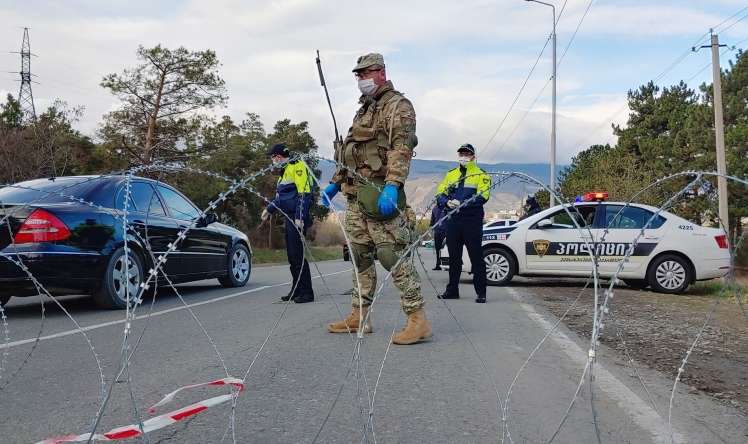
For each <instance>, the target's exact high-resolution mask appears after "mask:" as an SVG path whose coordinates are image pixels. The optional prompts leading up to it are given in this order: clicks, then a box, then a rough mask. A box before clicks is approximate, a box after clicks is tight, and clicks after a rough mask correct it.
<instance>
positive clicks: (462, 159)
mask: <svg viewBox="0 0 748 444" xmlns="http://www.w3.org/2000/svg"><path fill="white" fill-rule="evenodd" d="M471 160H473V158H472V156H459V157H458V158H457V161H458V162H459V163H460V166H465V165H467V164H468V162H470V161H471Z"/></svg>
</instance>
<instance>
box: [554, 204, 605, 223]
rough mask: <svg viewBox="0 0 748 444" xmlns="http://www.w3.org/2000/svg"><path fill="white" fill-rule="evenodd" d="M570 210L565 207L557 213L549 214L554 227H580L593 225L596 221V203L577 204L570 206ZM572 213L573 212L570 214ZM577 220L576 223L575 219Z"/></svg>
mask: <svg viewBox="0 0 748 444" xmlns="http://www.w3.org/2000/svg"><path fill="white" fill-rule="evenodd" d="M568 210H569V212H568V213H567V212H566V210H565V209H563V208H562V209H561V210H559V211H556V212H555V213H553V214H551V215H550V216H548V218H547V219H550V220H551V222H553V226H552V228H576V227H577V225H579V226H580V227H582V228H584V227H588V226H592V225H593V224H594V223H595V212H596V211H597V208H596V206H595V205H576V206H570V207H568ZM570 213H571V214H570ZM572 217H573V218H574V220H576V222H577V223H576V224H575V223H574V220H572Z"/></svg>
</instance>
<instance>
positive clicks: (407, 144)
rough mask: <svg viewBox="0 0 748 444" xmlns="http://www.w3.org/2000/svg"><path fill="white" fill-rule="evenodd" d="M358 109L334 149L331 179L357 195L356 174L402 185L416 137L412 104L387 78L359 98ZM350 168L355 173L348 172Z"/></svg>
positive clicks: (343, 188) (351, 193) (348, 192)
mask: <svg viewBox="0 0 748 444" xmlns="http://www.w3.org/2000/svg"><path fill="white" fill-rule="evenodd" d="M359 102H360V103H361V108H359V110H358V111H357V112H356V115H355V116H354V117H353V125H352V126H351V127H350V129H349V130H348V135H347V136H346V138H345V140H344V141H343V144H342V146H337V147H336V149H335V160H336V161H337V162H338V167H337V170H336V172H335V175H334V176H333V178H332V182H335V183H338V184H340V185H341V188H342V190H343V192H345V193H346V194H348V195H355V194H356V188H357V187H356V178H357V175H359V176H363V177H366V178H381V179H383V180H384V181H385V182H390V183H395V184H397V185H400V186H402V185H404V184H405V180H406V179H407V177H408V171H409V170H410V160H411V158H412V157H413V149H414V148H415V147H416V145H417V144H418V138H417V137H416V112H415V110H414V109H413V105H412V104H411V103H410V101H409V100H408V99H406V98H405V97H404V96H403V95H402V94H401V93H400V92H398V91H395V89H394V87H393V86H392V82H390V81H388V82H387V83H385V84H384V85H382V86H381V87H379V89H378V90H377V92H376V94H375V95H374V96H372V97H365V96H362V97H361V98H360V99H359ZM350 170H352V171H355V173H356V174H357V175H356V174H351V173H350Z"/></svg>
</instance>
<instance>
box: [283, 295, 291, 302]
mask: <svg viewBox="0 0 748 444" xmlns="http://www.w3.org/2000/svg"><path fill="white" fill-rule="evenodd" d="M289 299H293V293H288V294H287V295H285V296H281V301H283V302H288V300H289Z"/></svg>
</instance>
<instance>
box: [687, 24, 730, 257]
mask: <svg viewBox="0 0 748 444" xmlns="http://www.w3.org/2000/svg"><path fill="white" fill-rule="evenodd" d="M710 31H711V34H712V42H711V45H704V46H701V48H711V49H712V77H713V80H712V82H713V93H714V94H713V96H714V138H715V142H716V143H715V145H716V148H717V173H718V174H719V176H717V194H718V197H719V218H720V221H721V222H722V227H723V228H724V230H725V233H727V241H728V242H730V241H731V239H730V219H729V212H728V207H727V179H726V178H725V175H726V174H727V162H726V160H725V120H724V117H723V109H722V70H721V69H720V65H719V48H720V46H727V45H720V44H719V36H718V35H717V34H715V33H714V31H713V30H710ZM693 49H694V51H696V48H693Z"/></svg>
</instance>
